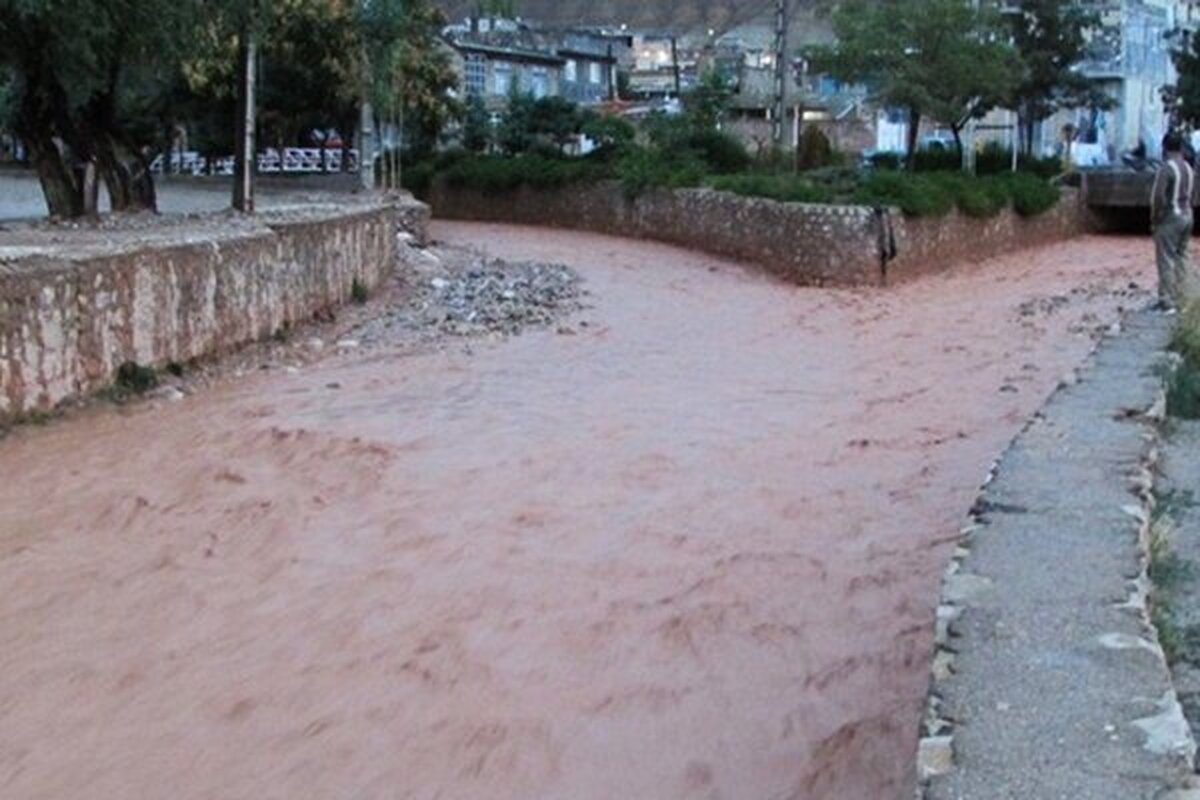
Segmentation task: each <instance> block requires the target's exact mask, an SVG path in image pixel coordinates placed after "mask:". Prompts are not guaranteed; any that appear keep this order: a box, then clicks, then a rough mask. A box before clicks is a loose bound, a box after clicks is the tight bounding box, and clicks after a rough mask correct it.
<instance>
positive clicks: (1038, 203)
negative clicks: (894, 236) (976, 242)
mask: <svg viewBox="0 0 1200 800" xmlns="http://www.w3.org/2000/svg"><path fill="white" fill-rule="evenodd" d="M1059 197H1060V192H1059V190H1058V188H1057V187H1055V186H1053V185H1052V184H1051V183H1049V182H1048V181H1047V180H1045V179H1043V178H1039V177H1038V176H1036V175H1032V174H1030V173H1027V172H1016V173H1007V174H1004V175H992V176H987V177H972V176H969V175H963V174H961V173H950V172H946V173H928V174H926V173H917V174H911V173H904V172H889V171H883V172H877V173H874V174H872V175H871V176H870V177H868V178H867V179H866V181H864V182H863V184H862V186H861V187H860V188H859V190H858V192H857V193H856V194H855V197H854V199H855V201H856V202H859V203H863V204H865V205H873V206H896V207H899V208H900V210H901V211H903V212H904V213H905V214H907V215H909V216H912V217H936V216H941V215H943V214H946V213H948V212H949V211H950V210H951V209H953V208H955V207H957V208H958V209H959V210H960V211H961V212H962V213H964V214H966V215H967V216H970V217H975V218H978V219H985V218H988V217H994V216H995V215H996V214H999V213H1000V212H1001V211H1003V210H1004V209H1005V208H1007V207H1009V206H1010V205H1011V206H1012V208H1013V209H1014V210H1015V211H1016V212H1017V213H1018V214H1020V215H1021V216H1023V217H1035V216H1038V215H1039V214H1044V213H1045V212H1047V211H1049V210H1050V209H1051V208H1053V207H1054V206H1055V205H1056V204H1057V203H1058V201H1059Z"/></svg>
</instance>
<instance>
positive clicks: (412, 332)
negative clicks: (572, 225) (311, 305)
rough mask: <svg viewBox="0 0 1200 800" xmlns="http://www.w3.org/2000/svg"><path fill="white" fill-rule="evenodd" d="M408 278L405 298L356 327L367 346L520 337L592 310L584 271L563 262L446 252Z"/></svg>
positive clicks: (430, 257)
mask: <svg viewBox="0 0 1200 800" xmlns="http://www.w3.org/2000/svg"><path fill="white" fill-rule="evenodd" d="M414 273H415V274H413V275H412V276H410V277H409V278H407V282H408V286H407V290H408V291H407V292H404V293H403V295H404V298H403V301H402V302H400V303H398V304H394V305H389V306H387V307H386V308H384V309H383V310H382V311H381V312H380V313H379V314H378V315H377V316H375V317H374V318H372V319H369V320H366V321H365V322H363V323H362V324H361V325H359V326H357V327H356V328H355V329H354V330H352V331H351V332H350V333H349V334H348V337H349V338H351V339H353V340H356V341H359V342H360V343H362V344H363V345H364V346H369V345H371V344H377V343H380V342H381V341H387V340H394V339H396V338H397V336H399V337H400V338H401V339H405V338H416V339H419V340H428V339H438V338H442V337H446V336H451V337H464V336H487V335H500V336H512V335H516V334H519V333H521V331H522V330H524V329H526V328H531V327H548V326H551V325H554V324H555V323H558V322H559V321H561V320H562V319H563V318H564V317H566V316H568V315H570V314H573V313H575V312H578V311H581V310H582V309H583V308H584V303H583V300H584V296H585V292H584V290H583V287H582V281H581V280H580V277H579V275H578V273H576V272H575V271H574V270H573V269H571V268H570V267H567V266H563V265H561V264H542V263H536V262H519V263H513V262H506V261H498V260H494V259H487V258H484V257H482V256H478V255H474V254H470V253H467V252H465V251H461V250H456V251H447V250H442V251H439V252H437V253H435V254H430V255H428V256H426V257H425V258H424V259H422V264H421V265H420V266H419V267H418V268H417V269H416V270H414Z"/></svg>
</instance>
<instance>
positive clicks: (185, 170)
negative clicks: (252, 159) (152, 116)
mask: <svg viewBox="0 0 1200 800" xmlns="http://www.w3.org/2000/svg"><path fill="white" fill-rule="evenodd" d="M347 155H348V159H347V163H346V170H347V171H348V172H357V171H358V151H357V150H349V151H347ZM166 163H167V162H166V159H165V158H164V157H163V156H161V155H160V156H158V158H156V159H154V161H152V162H151V163H150V170H151V171H152V172H155V173H159V174H161V173H162V172H163V167H164V166H165V165H166ZM258 171H259V172H260V173H264V174H270V173H296V174H315V173H320V172H341V171H342V150H341V148H336V149H328V150H325V151H324V158H322V153H321V149H320V148H317V147H287V148H284V149H283V150H277V149H275V148H274V147H268V148H267V149H266V150H263V151H262V152H260V153H259V154H258ZM171 172H172V173H175V174H186V175H197V176H199V175H207V174H210V172H211V174H213V175H232V174H233V157H232V156H226V157H224V158H218V159H214V160H213V162H212V169H211V170H210V169H209V161H208V159H207V158H205V157H204V156H202V155H200V154H199V153H197V152H195V151H191V150H189V151H186V152H183V153H179V152H174V153H171Z"/></svg>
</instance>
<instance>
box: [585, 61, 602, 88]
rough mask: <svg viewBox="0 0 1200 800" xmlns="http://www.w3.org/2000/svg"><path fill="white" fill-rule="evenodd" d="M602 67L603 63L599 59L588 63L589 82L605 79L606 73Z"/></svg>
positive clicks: (598, 81)
mask: <svg viewBox="0 0 1200 800" xmlns="http://www.w3.org/2000/svg"><path fill="white" fill-rule="evenodd" d="M601 67H602V65H601V64H600V63H599V62H597V61H593V62H592V63H590V64H588V81H589V82H591V83H600V81H601V80H602V79H603V76H604V73H603V72H602V70H601Z"/></svg>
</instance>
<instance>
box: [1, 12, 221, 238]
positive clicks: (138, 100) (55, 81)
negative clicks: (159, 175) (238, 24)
mask: <svg viewBox="0 0 1200 800" xmlns="http://www.w3.org/2000/svg"><path fill="white" fill-rule="evenodd" d="M202 11H203V7H202V5H201V4H199V3H196V2H147V0H0V68H3V69H5V70H7V71H8V72H9V74H10V75H11V76H12V81H13V86H14V95H15V100H14V102H13V110H12V120H11V124H12V128H13V131H14V133H16V135H17V136H18V137H19V138H20V139H21V140H22V141H23V142H24V144H25V146H26V149H27V151H28V153H29V156H30V159H31V161H32V162H33V164H34V166H35V167H36V168H37V170H38V174H39V176H40V177H41V179H42V186H43V189H44V191H45V194H46V200H47V203H48V205H49V206H50V209H51V213H53V214H56V215H59V216H77V215H79V214H82V213H84V211H85V210H87V209H88V208H89V207H90V206H91V205H92V203H93V198H94V187H93V186H91V185H90V182H89V181H88V180H87V170H80V169H77V168H76V167H77V165H78V164H90V165H94V167H95V169H96V170H98V172H99V173H100V177H101V178H102V179H103V181H104V183H105V184H106V185H107V187H108V190H109V193H110V195H111V197H112V202H113V206H114V208H116V209H124V208H138V207H150V208H153V207H154V185H153V182H152V181H151V180H150V177H149V171H148V162H147V160H146V157H145V153H144V152H143V150H142V147H141V146H140V144H141V143H139V142H138V141H137V140H136V139H135V136H134V134H133V132H132V131H133V129H134V128H135V126H134V125H133V120H131V118H130V117H131V116H132V115H133V114H135V113H137V112H138V111H145V110H146V109H149V108H152V106H153V98H154V96H155V95H156V94H157V92H158V91H159V89H160V88H161V76H162V75H163V73H164V71H163V66H164V65H163V63H162V60H163V58H164V56H165V55H166V54H171V53H177V52H181V51H184V50H186V48H187V46H188V37H189V33H188V32H189V31H190V30H191V29H192V28H193V27H194V26H195V25H196V24H197V22H198V20H199V15H200V13H201V12H202ZM59 142H62V143H65V145H66V147H67V148H69V152H68V151H66V150H64V148H63V147H60V146H59Z"/></svg>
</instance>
